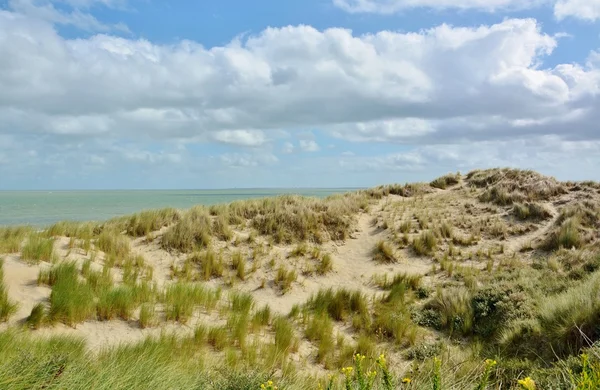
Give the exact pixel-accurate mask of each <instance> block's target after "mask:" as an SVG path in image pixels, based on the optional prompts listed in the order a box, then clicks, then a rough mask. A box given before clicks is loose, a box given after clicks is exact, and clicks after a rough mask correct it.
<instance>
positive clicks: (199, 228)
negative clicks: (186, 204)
mask: <svg viewBox="0 0 600 390" xmlns="http://www.w3.org/2000/svg"><path fill="white" fill-rule="evenodd" d="M212 235H213V230H212V221H211V219H210V215H209V214H208V211H207V210H206V209H205V208H204V207H202V206H196V207H194V208H192V209H191V210H189V211H188V212H186V213H185V214H184V215H183V217H181V219H180V220H179V221H178V222H177V223H176V224H175V225H173V226H171V227H170V228H169V229H168V230H167V231H166V232H165V234H164V235H163V236H162V239H161V246H162V247H163V248H164V249H167V250H177V251H180V252H192V251H194V250H198V249H203V248H206V247H208V245H210V242H211V237H212Z"/></svg>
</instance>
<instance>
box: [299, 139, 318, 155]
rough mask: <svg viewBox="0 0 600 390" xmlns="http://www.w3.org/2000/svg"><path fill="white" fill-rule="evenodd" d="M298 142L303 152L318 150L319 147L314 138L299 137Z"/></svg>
mask: <svg viewBox="0 0 600 390" xmlns="http://www.w3.org/2000/svg"><path fill="white" fill-rule="evenodd" d="M299 144H300V149H301V150H302V151H304V152H318V151H319V150H320V149H321V148H320V147H319V144H317V142H316V141H314V140H306V139H301V140H300V142H299Z"/></svg>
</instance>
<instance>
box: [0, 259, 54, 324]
mask: <svg viewBox="0 0 600 390" xmlns="http://www.w3.org/2000/svg"><path fill="white" fill-rule="evenodd" d="M39 270H40V266H33V265H27V264H25V263H23V262H21V261H20V258H19V256H17V255H10V256H6V257H5V258H4V283H5V285H6V287H7V289H8V296H9V297H10V299H11V300H12V301H14V302H17V303H18V304H19V307H18V309H17V313H16V314H15V315H13V316H12V317H11V318H10V319H9V322H8V324H3V325H0V326H4V327H6V326H7V325H13V324H17V323H22V322H24V321H25V319H27V317H29V314H30V313H31V309H33V307H34V306H35V305H36V304H38V303H40V302H45V301H47V300H48V298H49V297H50V291H51V290H50V288H49V287H47V286H38V285H37V277H38V273H39ZM0 329H1V328H0Z"/></svg>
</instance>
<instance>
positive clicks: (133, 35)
mask: <svg viewBox="0 0 600 390" xmlns="http://www.w3.org/2000/svg"><path fill="white" fill-rule="evenodd" d="M599 123H600V0H286V1H281V0H254V1H247V0H218V1H216V0H215V1H212V0H203V1H182V0H172V1H158V0H0V190H16V189H18V190H26V189H56V190H58V189H180V188H185V189H191V188H198V189H202V188H235V187H246V188H256V187H286V188H288V187H367V186H373V185H378V184H384V183H405V182H414V181H428V180H431V179H433V178H435V177H437V176H440V175H443V174H446V173H449V172H457V171H460V172H463V173H466V172H468V171H470V170H472V169H477V168H489V167H517V168H523V169H534V170H537V171H539V172H541V173H544V174H547V175H552V176H555V177H557V178H559V179H561V180H587V179H591V180H600V169H599V167H600V125H599Z"/></svg>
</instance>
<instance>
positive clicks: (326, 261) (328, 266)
mask: <svg viewBox="0 0 600 390" xmlns="http://www.w3.org/2000/svg"><path fill="white" fill-rule="evenodd" d="M318 261H319V263H318V265H317V273H318V274H319V275H325V274H327V273H329V272H331V271H332V270H333V259H332V257H331V255H330V254H329V253H325V254H324V255H323V256H322V257H321V258H320V259H319V260H318Z"/></svg>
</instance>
